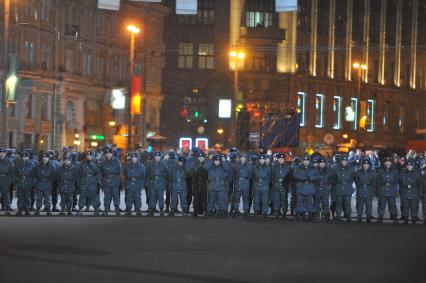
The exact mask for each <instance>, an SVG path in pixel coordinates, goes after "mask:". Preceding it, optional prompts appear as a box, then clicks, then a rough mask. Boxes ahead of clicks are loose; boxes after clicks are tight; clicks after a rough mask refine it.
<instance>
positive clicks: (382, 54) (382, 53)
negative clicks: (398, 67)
mask: <svg viewBox="0 0 426 283" xmlns="http://www.w3.org/2000/svg"><path fill="white" fill-rule="evenodd" d="M385 60H386V0H382V4H381V7H380V39H379V73H378V81H379V84H381V85H384V84H385Z"/></svg>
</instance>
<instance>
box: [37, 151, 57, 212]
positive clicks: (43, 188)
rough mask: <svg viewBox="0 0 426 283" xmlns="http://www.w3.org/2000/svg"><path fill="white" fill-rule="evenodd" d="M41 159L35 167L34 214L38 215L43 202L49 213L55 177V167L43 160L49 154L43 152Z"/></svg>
mask: <svg viewBox="0 0 426 283" xmlns="http://www.w3.org/2000/svg"><path fill="white" fill-rule="evenodd" d="M41 157H42V158H43V161H42V162H40V163H39V164H38V165H37V167H36V169H35V170H36V178H37V182H36V194H37V200H36V212H35V215H40V208H41V205H42V204H44V208H45V209H46V212H47V215H48V216H50V215H52V214H51V210H50V208H51V205H52V200H51V197H52V189H53V182H54V180H55V179H56V178H55V177H56V175H55V174H56V173H55V167H54V166H53V165H52V163H50V162H49V161H47V162H45V161H46V159H47V158H49V155H48V154H47V153H43V154H42V156H41Z"/></svg>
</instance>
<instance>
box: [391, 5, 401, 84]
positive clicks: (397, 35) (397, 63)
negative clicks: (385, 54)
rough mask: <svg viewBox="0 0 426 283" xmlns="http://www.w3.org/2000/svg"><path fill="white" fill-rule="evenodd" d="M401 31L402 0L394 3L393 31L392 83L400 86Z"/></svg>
mask: <svg viewBox="0 0 426 283" xmlns="http://www.w3.org/2000/svg"><path fill="white" fill-rule="evenodd" d="M401 31H402V0H398V2H397V3H396V31H395V69H394V73H393V84H394V85H395V86H398V87H399V86H401Z"/></svg>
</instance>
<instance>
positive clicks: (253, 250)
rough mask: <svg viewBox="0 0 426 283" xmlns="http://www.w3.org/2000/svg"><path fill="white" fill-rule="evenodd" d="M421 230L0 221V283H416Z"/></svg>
mask: <svg viewBox="0 0 426 283" xmlns="http://www.w3.org/2000/svg"><path fill="white" fill-rule="evenodd" d="M425 243H426V226H425V225H415V226H413V225H408V226H404V225H398V226H394V225H388V224H384V225H377V224H371V225H367V224H363V225H357V224H316V223H297V222H292V221H284V220H275V219H273V218H271V219H268V220H263V219H254V218H248V219H244V218H238V219H232V218H228V219H211V218H209V219H202V218H197V219H194V218H192V217H152V218H149V217H135V216H134V217H123V216H119V217H115V216H113V217H31V218H28V217H0V282H310V283H312V282H345V283H346V282H357V283H360V282H410V283H417V282H419V283H420V282H426V269H425V262H426V244H425Z"/></svg>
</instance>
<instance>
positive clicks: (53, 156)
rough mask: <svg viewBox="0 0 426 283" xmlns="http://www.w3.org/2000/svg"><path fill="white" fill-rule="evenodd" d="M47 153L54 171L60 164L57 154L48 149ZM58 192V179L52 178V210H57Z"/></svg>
mask: <svg viewBox="0 0 426 283" xmlns="http://www.w3.org/2000/svg"><path fill="white" fill-rule="evenodd" d="M47 154H48V155H49V162H50V163H51V164H52V165H53V168H55V171H56V170H57V169H58V168H59V166H61V163H60V162H59V161H58V159H57V154H55V151H54V150H49V151H48V152H47ZM58 193H59V185H58V181H57V180H56V179H55V180H53V186H52V212H57V211H58V209H57V208H56V204H57V203H58Z"/></svg>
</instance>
